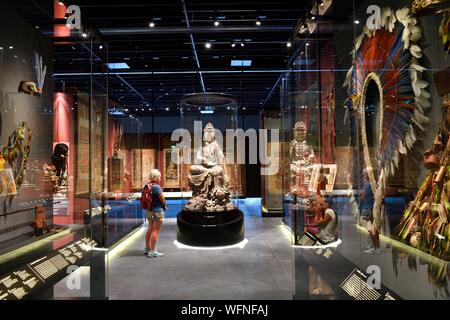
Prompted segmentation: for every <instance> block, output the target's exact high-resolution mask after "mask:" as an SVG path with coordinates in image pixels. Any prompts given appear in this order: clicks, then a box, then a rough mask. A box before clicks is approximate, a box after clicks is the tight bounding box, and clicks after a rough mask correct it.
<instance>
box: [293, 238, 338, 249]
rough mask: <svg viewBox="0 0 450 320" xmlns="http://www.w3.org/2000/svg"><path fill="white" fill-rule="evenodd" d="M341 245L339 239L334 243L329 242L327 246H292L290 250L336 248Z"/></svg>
mask: <svg viewBox="0 0 450 320" xmlns="http://www.w3.org/2000/svg"><path fill="white" fill-rule="evenodd" d="M341 243H342V240H341V239H338V240H337V241H335V242H331V243H329V244H324V245H322V246H299V245H292V248H299V249H326V248H337V247H338V246H339V245H340V244H341Z"/></svg>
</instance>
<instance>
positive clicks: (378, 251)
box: [372, 248, 383, 255]
mask: <svg viewBox="0 0 450 320" xmlns="http://www.w3.org/2000/svg"><path fill="white" fill-rule="evenodd" d="M382 253H383V251H382V250H381V249H380V248H377V249H375V250H373V252H372V254H376V255H379V254H382Z"/></svg>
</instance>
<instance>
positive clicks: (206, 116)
mask: <svg viewBox="0 0 450 320" xmlns="http://www.w3.org/2000/svg"><path fill="white" fill-rule="evenodd" d="M237 108H238V106H237V103H236V100H235V98H234V97H232V96H230V95H227V94H223V93H201V94H190V95H186V96H184V97H183V98H182V100H181V107H180V114H181V128H180V131H178V133H179V134H180V135H179V136H178V137H175V138H182V141H181V144H178V145H177V146H176V147H175V148H173V149H172V150H167V154H166V155H165V157H166V158H165V159H166V161H165V162H164V164H165V170H164V176H165V179H166V180H169V179H170V180H169V181H173V182H174V183H180V184H181V190H182V195H183V209H182V211H181V213H180V214H179V215H178V220H177V221H178V222H177V225H178V228H177V238H178V241H179V242H181V243H184V244H191V245H200V246H220V245H230V244H235V243H237V242H240V241H242V240H243V237H244V223H243V214H242V212H241V211H239V202H238V201H237V200H238V187H237V186H238V185H239V184H240V181H239V179H240V172H239V166H238V165H237V164H238V163H239V161H241V163H244V161H245V157H244V158H243V155H244V154H245V151H244V150H243V149H242V148H243V145H242V142H240V141H239V139H240V137H241V138H242V137H243V132H242V135H240V131H239V130H237V123H238V119H237V111H238V110H237ZM172 138H174V135H172ZM236 139H237V140H238V141H237V142H238V143H236ZM177 158H180V159H181V161H180V160H178V159H177ZM177 163H179V165H178V167H174V164H177Z"/></svg>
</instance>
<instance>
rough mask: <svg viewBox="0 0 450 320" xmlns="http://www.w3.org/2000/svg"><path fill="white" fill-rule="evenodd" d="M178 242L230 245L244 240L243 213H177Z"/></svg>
mask: <svg viewBox="0 0 450 320" xmlns="http://www.w3.org/2000/svg"><path fill="white" fill-rule="evenodd" d="M177 240H178V242H180V243H182V244H185V245H189V246H196V247H219V246H230V245H233V244H236V243H239V242H241V241H242V240H244V214H243V213H242V211H240V210H237V209H235V210H228V211H221V212H195V211H186V210H183V211H181V212H180V213H178V215H177Z"/></svg>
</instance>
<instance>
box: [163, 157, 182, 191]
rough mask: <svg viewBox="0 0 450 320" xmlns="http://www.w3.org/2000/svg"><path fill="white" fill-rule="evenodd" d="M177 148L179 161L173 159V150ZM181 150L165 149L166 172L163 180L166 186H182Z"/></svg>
mask: <svg viewBox="0 0 450 320" xmlns="http://www.w3.org/2000/svg"><path fill="white" fill-rule="evenodd" d="M173 150H175V153H176V155H177V160H178V161H177V163H178V164H176V163H174V161H172V152H173ZM179 160H180V150H178V149H164V170H163V171H164V172H163V182H164V188H179V187H180V164H179V163H180V161H179Z"/></svg>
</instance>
